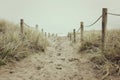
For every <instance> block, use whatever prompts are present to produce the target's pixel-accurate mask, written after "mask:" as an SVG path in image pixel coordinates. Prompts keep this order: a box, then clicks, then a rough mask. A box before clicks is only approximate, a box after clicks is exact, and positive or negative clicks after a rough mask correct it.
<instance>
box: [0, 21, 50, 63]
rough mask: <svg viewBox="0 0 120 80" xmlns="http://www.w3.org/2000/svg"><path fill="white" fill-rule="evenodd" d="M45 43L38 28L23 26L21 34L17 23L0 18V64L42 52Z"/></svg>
mask: <svg viewBox="0 0 120 80" xmlns="http://www.w3.org/2000/svg"><path fill="white" fill-rule="evenodd" d="M47 45H48V42H47V40H46V39H45V37H44V36H43V35H42V34H41V33H40V32H39V31H38V30H36V29H33V28H27V27H24V34H21V33H20V27H19V26H18V25H15V24H13V23H10V22H8V21H5V20H0V64H3V62H4V63H7V62H9V61H10V60H16V61H19V60H21V59H23V58H25V57H26V56H28V55H30V54H33V53H39V52H44V51H45V48H46V46H47Z"/></svg>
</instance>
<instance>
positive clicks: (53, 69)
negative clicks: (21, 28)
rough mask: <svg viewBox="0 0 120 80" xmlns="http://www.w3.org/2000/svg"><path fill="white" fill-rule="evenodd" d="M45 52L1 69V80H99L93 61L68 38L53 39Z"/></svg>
mask: <svg viewBox="0 0 120 80" xmlns="http://www.w3.org/2000/svg"><path fill="white" fill-rule="evenodd" d="M52 43H53V44H52V45H51V46H50V47H48V48H47V50H46V52H45V53H40V54H34V55H31V56H29V57H27V58H26V59H24V60H22V61H21V62H18V63H15V64H14V65H9V66H8V65H7V66H4V67H2V68H1V69H0V80H97V79H96V78H95V77H94V74H93V70H92V68H90V66H91V63H90V61H89V60H87V59H86V58H85V57H81V56H80V54H78V53H77V50H75V49H74V48H73V46H72V45H71V42H70V41H68V40H67V38H64V37H59V38H57V39H55V40H53V41H52Z"/></svg>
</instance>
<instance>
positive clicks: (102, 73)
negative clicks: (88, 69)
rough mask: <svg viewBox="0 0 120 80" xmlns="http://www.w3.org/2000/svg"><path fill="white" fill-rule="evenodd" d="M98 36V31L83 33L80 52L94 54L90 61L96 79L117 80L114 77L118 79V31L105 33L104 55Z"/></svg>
mask: <svg viewBox="0 0 120 80" xmlns="http://www.w3.org/2000/svg"><path fill="white" fill-rule="evenodd" d="M100 35H101V32H100V31H92V32H85V35H84V43H83V46H81V48H80V51H84V52H86V53H95V54H93V55H94V56H92V57H91V59H90V60H91V61H92V62H93V63H94V66H93V69H94V70H95V73H97V74H96V76H97V77H98V78H100V79H101V80H109V79H110V78H112V79H115V80H117V79H116V77H118V78H120V77H119V76H120V37H119V35H120V30H109V31H107V36H106V43H105V45H106V46H105V51H104V53H102V51H101V36H100ZM96 49H97V50H96ZM96 53H97V54H96Z"/></svg>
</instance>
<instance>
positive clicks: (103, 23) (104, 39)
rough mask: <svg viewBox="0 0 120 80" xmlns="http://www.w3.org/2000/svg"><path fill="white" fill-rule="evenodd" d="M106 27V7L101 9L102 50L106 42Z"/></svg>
mask: <svg viewBox="0 0 120 80" xmlns="http://www.w3.org/2000/svg"><path fill="white" fill-rule="evenodd" d="M106 28H107V8H103V9H102V51H103V52H104V50H105V42H106Z"/></svg>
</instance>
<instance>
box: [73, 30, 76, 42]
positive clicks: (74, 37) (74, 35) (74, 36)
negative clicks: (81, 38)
mask: <svg viewBox="0 0 120 80" xmlns="http://www.w3.org/2000/svg"><path fill="white" fill-rule="evenodd" d="M73 41H74V42H76V33H75V29H73Z"/></svg>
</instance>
